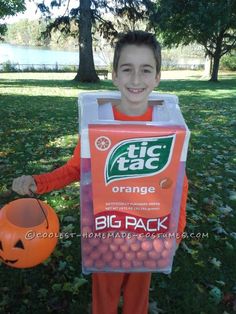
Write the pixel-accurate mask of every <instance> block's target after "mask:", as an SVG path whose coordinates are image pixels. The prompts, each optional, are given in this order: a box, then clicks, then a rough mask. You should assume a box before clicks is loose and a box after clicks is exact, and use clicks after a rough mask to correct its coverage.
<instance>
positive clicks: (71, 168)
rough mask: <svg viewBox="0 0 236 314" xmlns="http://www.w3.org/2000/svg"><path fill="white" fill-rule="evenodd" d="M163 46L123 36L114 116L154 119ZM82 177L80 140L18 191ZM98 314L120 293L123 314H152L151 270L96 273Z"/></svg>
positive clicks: (139, 34) (140, 36)
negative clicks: (59, 162) (152, 97)
mask: <svg viewBox="0 0 236 314" xmlns="http://www.w3.org/2000/svg"><path fill="white" fill-rule="evenodd" d="M160 68H161V49H160V45H159V44H158V42H157V41H156V39H155V37H154V36H153V35H152V34H150V33H147V32H143V31H133V32H128V33H127V34H124V35H123V37H121V38H120V39H119V40H118V42H117V44H116V48H115V53H114V60H113V73H112V79H113V83H114V85H115V86H116V87H117V88H118V89H119V90H120V92H121V100H120V102H119V104H118V105H113V113H114V118H115V119H116V120H122V121H151V120H152V107H151V106H148V96H149V94H150V93H151V92H152V91H153V89H154V88H155V87H157V86H158V84H159V82H160ZM79 179H80V144H79V143H78V145H77V147H76V148H75V150H74V155H73V157H72V158H71V159H70V160H69V161H68V162H67V164H66V165H64V166H62V167H60V168H58V169H56V170H54V171H52V172H50V173H46V174H41V175H34V176H33V177H32V176H22V177H19V178H17V179H15V180H14V181H13V185H12V189H13V190H14V191H16V192H17V193H19V194H22V195H23V194H29V195H30V194H31V191H33V192H35V193H38V194H42V193H46V192H50V191H52V190H56V189H60V188H62V187H64V186H66V185H68V184H69V183H71V182H73V181H77V180H79ZM187 191H188V184H187V179H186V177H185V180H184V187H183V193H182V202H181V212H180V218H179V225H178V233H180V234H181V233H182V232H183V230H184V227H185V220H186V218H185V206H186V199H187ZM92 280H93V288H92V289H93V291H92V292H93V302H92V309H93V312H92V313H93V314H115V313H117V308H118V303H119V299H120V294H121V292H122V293H123V299H124V305H123V314H133V313H135V314H147V313H148V297H149V286H150V280H151V273H94V274H93V275H92Z"/></svg>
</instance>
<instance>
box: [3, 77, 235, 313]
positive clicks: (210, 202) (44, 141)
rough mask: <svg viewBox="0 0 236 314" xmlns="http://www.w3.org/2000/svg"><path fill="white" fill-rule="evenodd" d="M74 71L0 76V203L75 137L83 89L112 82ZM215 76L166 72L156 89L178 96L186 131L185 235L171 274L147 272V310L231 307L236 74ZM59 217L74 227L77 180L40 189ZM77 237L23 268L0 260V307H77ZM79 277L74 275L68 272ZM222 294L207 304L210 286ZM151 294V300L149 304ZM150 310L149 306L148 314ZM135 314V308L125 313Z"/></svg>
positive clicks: (82, 283) (84, 293)
mask: <svg viewBox="0 0 236 314" xmlns="http://www.w3.org/2000/svg"><path fill="white" fill-rule="evenodd" d="M72 78H73V74H65V73H56V74H54V73H45V74H43V73H33V74H31V73H14V74H0V116H1V124H0V144H1V148H0V177H1V181H0V207H2V206H4V205H5V204H6V203H7V202H9V201H12V200H14V199H16V198H18V197H19V196H17V195H16V194H14V193H12V194H10V193H8V190H9V189H10V187H11V182H12V180H13V178H14V177H17V176H20V175H22V174H34V173H42V172H45V171H51V170H52V169H54V168H56V167H58V166H60V165H62V164H64V163H65V162H66V160H67V159H69V158H70V156H71V154H72V153H73V148H74V147H75V145H76V142H77V136H78V135H77V134H78V132H77V130H78V125H77V120H78V118H77V96H78V93H79V92H80V91H87V90H90V91H91V90H107V89H114V87H113V85H112V83H111V82H110V81H102V82H101V83H100V84H96V85H95V84H80V85H78V84H76V83H74V82H73V81H71V79H72ZM220 79H221V80H220V83H211V82H208V81H202V80H197V79H196V78H195V79H194V78H193V79H188V80H184V79H183V80H165V81H162V82H161V84H160V86H159V88H158V90H159V91H160V92H164V93H173V94H176V95H178V96H179V99H180V105H181V109H182V112H183V114H184V117H185V119H186V122H187V124H188V126H189V128H190V130H191V141H190V147H189V154H188V163H187V175H188V178H189V183H190V190H189V198H188V212H187V214H188V219H187V229H186V232H188V234H190V233H194V234H197V233H204V234H207V235H208V236H207V237H205V238H202V239H201V238H200V239H197V238H196V237H195V238H194V237H193V238H190V237H189V238H186V239H185V240H184V241H183V242H182V243H181V245H180V247H179V250H178V251H177V253H176V256H175V260H174V265H173V272H172V274H171V275H168V276H167V275H164V274H153V277H152V285H151V291H150V302H151V303H152V307H153V309H152V311H151V313H153V314H154V313H157V311H156V307H157V308H159V309H161V310H162V311H163V312H160V313H168V314H180V313H181V314H184V313H186V314H222V313H225V314H226V313H235V310H236V308H235V307H236V275H235V274H236V263H235V260H236V255H235V249H236V245H235V241H236V239H235V236H236V235H235V233H233V232H235V223H236V219H235V209H234V210H232V211H230V208H232V209H233V208H235V203H236V201H235V193H236V191H235V175H236V171H235V144H236V140H235V134H236V132H235V131H236V115H235V108H236V89H235V86H236V75H235V74H231V75H227V76H222V77H220ZM41 199H45V200H47V201H48V202H49V204H51V205H52V206H53V207H54V208H55V209H56V211H57V213H58V215H59V217H60V223H61V231H62V232H66V231H74V232H77V233H79V205H78V204H79V184H78V183H75V184H72V185H71V186H68V187H66V188H65V189H63V190H61V191H56V192H52V193H49V194H47V195H44V196H41ZM79 243H80V241H79V239H77V238H72V239H63V240H60V241H59V244H58V246H57V249H56V250H55V252H54V253H53V255H52V256H51V258H50V260H49V261H48V262H46V263H44V264H42V265H39V266H38V267H36V268H33V269H28V270H19V269H11V268H9V267H7V266H5V265H3V264H2V265H1V266H0V267H1V268H0V282H1V285H0V313H17V314H19V313H37V314H38V313H39V314H41V313H58V312H60V313H81V314H86V313H87V311H88V305H89V303H90V302H91V277H90V276H83V275H82V274H81V264H80V259H81V256H80V248H79V245H80V244H79ZM75 278H76V279H75ZM214 287H217V288H218V289H220V291H221V293H222V298H221V301H220V302H219V303H217V302H214V300H212V297H211V290H212V289H213V288H214ZM155 302H157V303H155ZM155 311H156V312H155ZM131 314H133V313H131Z"/></svg>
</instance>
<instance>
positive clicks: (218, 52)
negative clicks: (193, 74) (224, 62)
mask: <svg viewBox="0 0 236 314" xmlns="http://www.w3.org/2000/svg"><path fill="white" fill-rule="evenodd" d="M222 42H223V33H222V34H220V35H219V36H218V38H217V43H216V49H215V52H214V54H213V67H212V72H211V79H210V81H211V82H218V72H219V66H220V58H221V49H222Z"/></svg>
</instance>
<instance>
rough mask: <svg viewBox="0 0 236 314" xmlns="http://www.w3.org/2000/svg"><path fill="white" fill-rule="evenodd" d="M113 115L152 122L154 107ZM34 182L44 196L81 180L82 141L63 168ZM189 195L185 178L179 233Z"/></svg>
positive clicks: (181, 228) (129, 119)
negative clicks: (144, 110) (130, 113)
mask: <svg viewBox="0 0 236 314" xmlns="http://www.w3.org/2000/svg"><path fill="white" fill-rule="evenodd" d="M113 114H114V119H115V120H121V121H152V107H151V106H149V107H148V109H147V111H146V112H145V113H144V114H143V115H140V116H128V115H126V114H123V113H121V112H119V111H118V110H117V109H116V107H115V106H114V107H113ZM33 177H34V180H35V182H36V185H37V191H36V192H37V193H38V194H43V193H47V192H50V191H53V190H58V189H61V188H63V187H65V186H66V185H68V184H70V183H72V182H75V181H79V180H80V141H78V144H77V146H76V147H75V150H74V154H73V157H72V158H71V159H70V160H69V161H68V162H67V163H66V164H65V165H64V166H62V167H60V168H58V169H56V170H54V171H52V172H49V173H45V174H40V175H34V176H33ZM187 195H188V180H187V177H186V176H185V178H184V185H183V192H182V200H181V208H180V216H179V224H178V233H180V234H181V233H182V232H183V231H184V228H185V225H186V202H187Z"/></svg>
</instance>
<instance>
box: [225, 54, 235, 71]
mask: <svg viewBox="0 0 236 314" xmlns="http://www.w3.org/2000/svg"><path fill="white" fill-rule="evenodd" d="M221 68H222V69H225V70H230V71H236V54H234V55H226V56H224V57H222V59H221Z"/></svg>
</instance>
